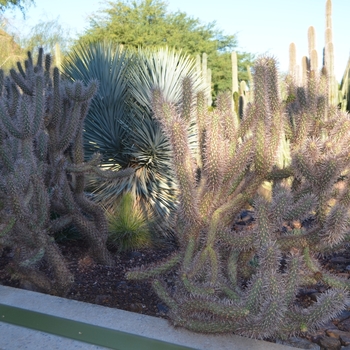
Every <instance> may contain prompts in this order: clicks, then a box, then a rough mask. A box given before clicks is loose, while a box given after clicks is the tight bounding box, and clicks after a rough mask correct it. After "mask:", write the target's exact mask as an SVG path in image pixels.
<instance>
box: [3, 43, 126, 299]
mask: <svg viewBox="0 0 350 350" xmlns="http://www.w3.org/2000/svg"><path fill="white" fill-rule="evenodd" d="M1 76H3V72H1ZM96 89H97V82H96V81H91V82H90V84H89V85H88V86H84V85H83V84H82V83H81V82H76V83H68V82H67V81H65V80H61V78H60V73H59V71H58V69H57V68H54V69H53V70H52V69H51V57H50V55H46V56H44V53H43V50H42V49H40V50H39V54H38V58H37V63H36V64H34V62H33V58H32V55H31V54H30V53H28V60H27V61H26V62H25V67H23V66H22V64H21V63H18V70H15V69H12V70H11V71H10V76H7V77H5V78H4V79H2V80H1V89H0V91H1V95H0V124H1V125H0V126H1V128H0V129H1V132H0V164H1V165H0V171H1V181H0V196H1V199H2V201H3V204H4V205H3V209H2V219H3V220H4V221H5V222H11V221H13V220H14V223H13V225H12V226H11V228H10V229H9V230H8V232H7V233H6V234H4V235H1V237H0V245H1V246H8V247H10V248H12V249H13V251H14V253H15V256H14V259H13V262H12V265H13V268H14V271H15V273H16V274H17V276H19V277H20V278H21V279H27V280H29V281H30V282H32V283H33V284H35V285H36V286H37V287H39V288H41V289H43V290H45V291H48V292H50V293H54V294H59V295H64V294H65V293H66V292H67V291H68V290H69V287H70V285H71V283H72V281H73V278H74V276H73V274H72V273H71V272H70V271H69V268H68V266H67V263H66V262H65V260H64V258H63V256H62V255H61V253H60V251H59V248H58V246H57V245H56V244H55V241H54V239H53V237H52V236H53V234H54V233H55V232H56V231H57V230H60V229H63V228H64V227H66V226H68V225H70V224H74V225H75V226H76V227H77V228H78V229H79V231H80V232H81V233H82V235H83V236H84V237H85V238H86V240H87V241H88V242H89V243H90V248H91V252H92V255H93V256H94V257H95V258H96V259H97V260H98V261H99V262H101V263H105V264H112V259H111V258H110V256H109V253H108V251H107V248H106V245H105V242H106V239H107V231H106V230H107V224H106V219H105V217H104V212H103V211H102V209H101V208H100V207H99V206H97V205H96V204H94V203H93V202H91V200H89V199H88V198H87V196H86V195H85V193H84V182H85V174H86V173H88V172H94V171H97V172H98V171H99V170H98V168H97V164H98V162H99V158H98V157H95V158H93V159H92V160H91V161H90V162H87V163H84V157H83V144H82V133H83V123H84V118H85V116H86V113H87V111H88V108H89V103H90V101H91V99H92V98H93V96H94V94H95V92H96ZM121 175H123V174H121ZM52 213H56V214H58V218H56V219H52V218H51V214H52ZM56 216H57V215H56ZM42 260H44V261H46V263H47V264H48V265H49V266H50V267H51V268H52V271H53V276H52V278H50V277H48V276H46V275H44V274H43V273H41V272H40V271H39V269H38V266H39V263H40V262H41V261H42Z"/></svg>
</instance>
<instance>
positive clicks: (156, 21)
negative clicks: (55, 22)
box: [78, 0, 253, 91]
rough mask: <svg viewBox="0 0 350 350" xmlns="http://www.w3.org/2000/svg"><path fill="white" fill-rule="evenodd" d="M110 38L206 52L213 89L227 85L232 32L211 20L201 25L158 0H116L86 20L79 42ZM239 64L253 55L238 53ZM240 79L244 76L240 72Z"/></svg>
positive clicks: (127, 43) (138, 44)
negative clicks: (171, 10)
mask: <svg viewBox="0 0 350 350" xmlns="http://www.w3.org/2000/svg"><path fill="white" fill-rule="evenodd" d="M105 39H110V40H112V41H114V42H117V43H120V44H123V45H124V46H126V47H132V48H137V47H159V46H164V45H167V46H169V47H171V48H175V49H181V50H182V51H183V52H186V53H188V54H190V55H191V56H196V55H198V54H202V53H203V52H205V53H207V55H208V67H209V68H210V69H211V70H212V81H213V83H214V91H217V90H224V89H227V88H230V87H231V61H230V54H229V52H231V51H232V50H234V49H235V48H236V47H237V38H236V35H226V34H224V33H223V31H222V30H220V29H218V28H217V27H216V23H215V22H211V23H208V24H203V23H202V22H201V21H200V20H199V19H196V18H193V17H190V16H188V15H187V14H186V13H185V12H181V11H177V12H169V11H168V10H167V4H166V2H165V1H162V0H124V1H122V0H117V1H108V2H106V7H105V8H104V9H102V10H100V11H99V13H98V14H97V15H94V17H93V18H91V20H90V27H89V28H88V29H87V30H86V32H85V33H84V34H83V35H82V36H81V37H80V38H79V40H78V41H79V43H87V42H96V41H102V40H105ZM239 59H240V62H239V65H240V66H241V69H240V70H241V71H242V70H243V69H242V64H243V62H246V63H247V64H251V62H252V60H253V56H252V55H251V54H248V53H241V54H240V55H239ZM239 78H240V79H244V78H246V77H245V76H244V75H241V76H240V77H239Z"/></svg>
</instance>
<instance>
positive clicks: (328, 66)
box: [289, 0, 345, 110]
mask: <svg viewBox="0 0 350 350" xmlns="http://www.w3.org/2000/svg"><path fill="white" fill-rule="evenodd" d="M325 13H326V15H325V34H324V39H325V41H324V48H323V62H322V67H323V70H324V73H327V84H328V90H329V91H328V93H327V96H328V99H329V103H330V104H332V105H334V106H338V105H340V107H342V108H343V109H344V110H345V106H344V104H345V102H344V101H343V95H344V94H342V91H339V84H338V82H337V80H336V77H335V73H334V45H333V32H332V1H331V0H326V6H325ZM291 45H294V43H292V44H291ZM318 56H319V55H318V52H317V50H316V32H315V28H314V27H313V26H311V27H309V29H308V57H306V56H304V57H303V58H302V75H301V79H296V77H295V74H294V70H293V69H294V68H295V64H294V57H292V56H290V65H289V74H290V75H291V76H292V77H293V78H294V81H295V83H297V84H298V85H300V86H305V84H306V82H307V78H306V76H307V75H308V74H310V72H314V73H311V74H318V70H319V68H318V67H319V62H318V61H319V57H318Z"/></svg>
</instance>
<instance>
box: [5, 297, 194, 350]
mask: <svg viewBox="0 0 350 350" xmlns="http://www.w3.org/2000/svg"><path fill="white" fill-rule="evenodd" d="M0 321H1V322H5V323H10V324H13V325H16V326H22V327H26V328H30V329H34V330H37V331H41V332H46V333H51V334H54V335H58V336H61V337H65V338H70V339H74V340H79V341H81V342H85V343H90V344H94V345H98V346H103V347H106V348H109V349H117V350H130V349H138V350H190V349H192V350H193V348H190V347H186V346H181V345H176V344H172V343H168V342H164V341H161V340H156V339H151V338H147V337H144V336H140V335H136V334H131V333H127V332H122V331H118V330H114V329H110V328H105V327H101V326H94V325H91V324H88V323H84V322H79V321H73V320H70V319H67V318H63V317H57V316H52V315H47V314H44V313H40V312H36V311H31V310H25V309H22V308H19V307H15V306H9V305H4V304H1V303H0Z"/></svg>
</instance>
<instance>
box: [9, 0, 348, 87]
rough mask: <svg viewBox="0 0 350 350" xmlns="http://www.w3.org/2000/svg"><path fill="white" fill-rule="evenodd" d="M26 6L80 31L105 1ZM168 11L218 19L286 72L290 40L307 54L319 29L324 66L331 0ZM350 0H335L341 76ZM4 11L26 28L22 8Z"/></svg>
mask: <svg viewBox="0 0 350 350" xmlns="http://www.w3.org/2000/svg"><path fill="white" fill-rule="evenodd" d="M34 1H35V5H31V6H30V7H29V9H28V10H27V11H26V22H27V23H28V25H35V24H36V23H38V22H39V20H40V19H42V20H45V19H47V20H52V19H56V18H58V21H59V22H60V23H61V24H62V25H65V26H67V28H69V29H70V31H71V33H72V34H75V35H78V34H79V33H81V32H83V31H84V29H86V28H87V27H88V26H89V20H88V18H89V17H90V16H92V17H93V16H94V14H95V13H96V12H97V11H98V10H100V9H102V8H104V7H105V6H106V5H105V4H106V1H94V0H59V1H58V0H56V1H51V0H34ZM166 2H167V3H168V11H171V12H175V11H177V10H180V11H182V12H185V13H186V14H187V15H188V16H190V17H194V18H198V19H200V20H201V22H202V23H203V24H205V23H211V22H216V28H217V29H220V30H222V31H223V33H224V34H227V35H231V34H235V35H236V37H237V41H238V46H237V48H236V51H239V52H250V53H254V54H257V55H259V54H269V55H272V56H274V57H275V58H276V59H277V61H278V62H279V68H280V71H281V72H286V71H287V70H288V63H289V59H288V57H289V45H290V43H292V42H294V43H295V44H296V48H297V60H298V62H301V58H302V56H307V55H308V41H307V32H308V28H309V27H310V26H313V27H315V30H316V49H317V51H318V56H319V60H320V62H319V66H321V57H322V50H323V47H324V32H325V5H326V0H245V1H242V0H167V1H166ZM349 13H350V0H332V23H333V44H334V58H335V75H336V78H337V80H338V81H340V80H341V78H342V76H343V73H344V71H345V68H346V64H347V61H348V58H349V54H350V40H349V34H348V33H349V32H348V30H347V28H348V24H347V23H348V14H349ZM5 15H7V16H9V17H12V18H14V20H15V21H16V20H17V21H18V23H21V24H19V26H21V28H24V27H26V26H23V23H22V15H21V14H20V13H19V12H16V11H15V12H13V11H7V12H6V13H5Z"/></svg>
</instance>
